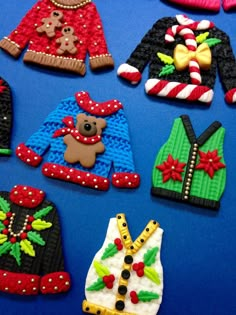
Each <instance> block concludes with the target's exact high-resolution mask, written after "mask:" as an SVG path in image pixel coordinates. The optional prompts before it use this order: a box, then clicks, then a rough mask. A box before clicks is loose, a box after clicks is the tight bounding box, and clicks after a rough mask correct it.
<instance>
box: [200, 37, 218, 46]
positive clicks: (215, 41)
mask: <svg viewBox="0 0 236 315" xmlns="http://www.w3.org/2000/svg"><path fill="white" fill-rule="evenodd" d="M204 43H206V44H207V45H208V46H209V47H213V46H215V45H218V44H220V43H221V40H220V39H218V38H208V39H206V40H205V41H204Z"/></svg>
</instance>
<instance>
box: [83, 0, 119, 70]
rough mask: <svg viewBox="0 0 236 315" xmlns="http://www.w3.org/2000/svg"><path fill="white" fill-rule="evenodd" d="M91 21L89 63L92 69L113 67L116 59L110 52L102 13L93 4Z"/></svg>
mask: <svg viewBox="0 0 236 315" xmlns="http://www.w3.org/2000/svg"><path fill="white" fill-rule="evenodd" d="M92 6H93V9H92V10H91V12H92V13H91V15H92V16H91V21H90V29H89V42H88V52H89V55H90V58H89V63H90V67H91V69H92V70H97V69H100V68H113V67H114V61H113V58H112V56H111V54H110V53H109V52H108V48H107V43H106V39H105V35H104V30H103V25H102V21H101V18H100V15H99V13H98V11H97V9H96V7H95V5H94V4H92Z"/></svg>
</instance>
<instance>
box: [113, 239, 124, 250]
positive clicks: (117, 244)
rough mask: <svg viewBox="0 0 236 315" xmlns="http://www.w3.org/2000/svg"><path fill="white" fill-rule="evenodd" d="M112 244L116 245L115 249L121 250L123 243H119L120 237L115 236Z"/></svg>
mask: <svg viewBox="0 0 236 315" xmlns="http://www.w3.org/2000/svg"><path fill="white" fill-rule="evenodd" d="M114 244H115V245H116V248H117V250H122V249H123V245H122V243H121V239H120V238H116V239H115V240H114Z"/></svg>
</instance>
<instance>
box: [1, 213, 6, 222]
mask: <svg viewBox="0 0 236 315" xmlns="http://www.w3.org/2000/svg"><path fill="white" fill-rule="evenodd" d="M6 217H7V216H6V214H5V213H4V212H3V211H0V220H1V221H3V220H5V219H6Z"/></svg>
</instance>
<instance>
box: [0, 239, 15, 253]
mask: <svg viewBox="0 0 236 315" xmlns="http://www.w3.org/2000/svg"><path fill="white" fill-rule="evenodd" d="M11 247H12V243H11V242H5V243H4V244H3V245H1V246H0V256H2V255H3V254H6V253H7V252H9V250H10V249H11Z"/></svg>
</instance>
